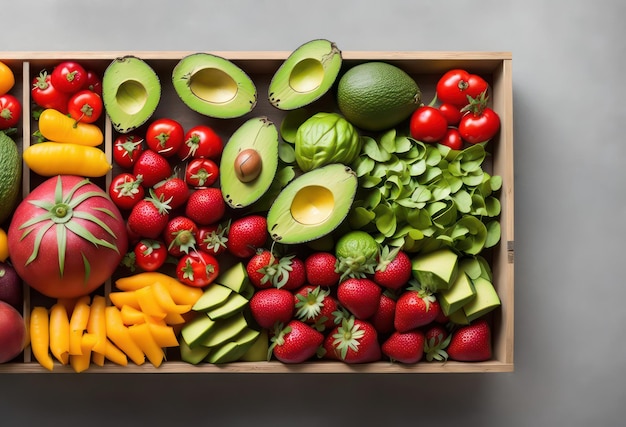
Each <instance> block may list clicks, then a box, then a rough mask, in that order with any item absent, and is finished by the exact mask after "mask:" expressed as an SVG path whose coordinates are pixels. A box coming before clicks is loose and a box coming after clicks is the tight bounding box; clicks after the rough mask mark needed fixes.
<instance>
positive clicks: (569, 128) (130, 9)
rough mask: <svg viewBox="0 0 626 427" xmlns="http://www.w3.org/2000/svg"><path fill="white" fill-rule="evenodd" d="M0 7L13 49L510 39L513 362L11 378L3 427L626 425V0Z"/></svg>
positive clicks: (6, 46)
mask: <svg viewBox="0 0 626 427" xmlns="http://www.w3.org/2000/svg"><path fill="white" fill-rule="evenodd" d="M1 16H2V18H0V22H1V23H0V25H1V27H0V28H2V30H1V36H0V51H2V50H17V51H28V50H213V51H215V50H217V51H219V50H291V49H293V48H295V47H296V46H298V45H299V44H301V43H302V42H304V41H307V40H309V39H312V38H318V37H324V38H328V39H331V40H334V41H335V42H337V43H338V45H339V46H340V47H341V48H342V49H343V50H485V51H487V50H492V51H511V52H513V80H514V120H515V127H514V130H515V179H516V181H515V186H516V188H515V196H516V200H515V207H516V209H515V219H516V229H515V232H516V244H515V249H516V254H515V271H516V277H515V288H516V289H515V305H516V307H515V341H516V342H515V363H516V371H515V372H514V373H511V374H508V373H507V374H482V375H473V374H472V375H470V374H460V375H445V376H442V375H389V376H385V375H368V376H357V375H305V376H297V375H293V376H289V375H284V376H283V375H273V376H266V375H237V374H229V375H219V374H218V375H174V374H167V375H137V376H133V375H110V376H104V375H89V374H81V375H55V374H47V375H32V376H30V375H20V376H16V375H15V376H14V375H1V376H0V425H2V426H14V425H37V424H40V425H43V424H44V423H45V425H71V424H70V423H76V425H116V426H124V425H131V424H133V425H150V424H155V425H165V424H168V425H184V424H190V425H193V424H196V425H215V426H221V425H297V426H319V425H327V426H335V425H337V426H339V425H359V424H363V425H375V424H386V425H409V424H410V425H425V424H424V423H427V424H429V425H434V423H438V425H444V426H451V425H464V426H560V425H563V426H617V425H623V421H622V419H623V418H624V415H626V405H624V404H625V403H626V384H625V381H624V376H625V375H624V374H625V370H626V341H625V340H624V338H623V337H622V331H623V324H624V320H625V318H626V310H624V298H626V291H625V290H624V289H625V288H624V278H623V277H624V275H623V265H624V237H625V236H626V230H625V227H626V221H624V216H625V214H626V198H625V197H624V190H623V188H624V182H626V176H625V175H626V171H625V169H624V168H623V163H624V158H625V155H626V153H625V151H626V141H624V134H625V132H624V128H623V126H624V124H625V120H624V118H625V113H624V109H623V108H624V100H625V99H626V84H624V77H623V75H624V67H625V66H626V55H625V53H626V52H625V46H626V44H625V43H624V35H625V34H626V33H625V31H624V29H623V28H624V27H623V19H624V16H626V3H625V2H623V1H620V0H616V1H611V0H598V1H596V2H593V3H592V2H588V1H582V0H560V1H557V0H553V1H546V0H525V1H520V0H518V1H514V0H481V1H477V0H467V1H462V0H455V1H447V0H440V1H426V0H421V1H417V0H411V1H408V0H407V1H398V0H385V1H375V0H368V1H356V0H352V1H339V0H317V1H312V0H309V1H306V2H304V1H288V0H281V1H268V0H259V1H253V0H249V1H242V0H229V1H228V2H226V1H220V2H213V1H207V0H198V1H185V0H178V1H176V2H168V1H164V0H145V1H129V0H109V1H104V0H103V1H100V2H97V3H96V2H90V1H85V0H83V1H82V2H72V1H62V0H42V1H39V2H36V1H21V2H17V1H14V2H11V3H10V4H6V3H5V4H4V6H3V8H2V13H1Z"/></svg>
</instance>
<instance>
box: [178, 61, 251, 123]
mask: <svg viewBox="0 0 626 427" xmlns="http://www.w3.org/2000/svg"><path fill="white" fill-rule="evenodd" d="M172 83H173V84H174V89H175V90H176V93H177V94H178V96H179V97H180V99H181V100H182V101H183V102H184V103H185V104H186V105H187V106H188V107H189V108H191V109H192V110H194V111H195V112H197V113H200V114H203V115H205V116H208V117H215V118H220V119H232V118H236V117H241V116H243V115H244V114H247V113H249V112H250V111H252V109H253V108H254V106H255V105H256V102H257V90H256V86H255V85H254V82H253V81H252V80H251V79H250V77H249V76H248V75H247V74H246V73H245V71H243V70H242V69H241V68H239V67H238V66H237V65H235V64H234V63H233V62H231V61H229V60H228V59H226V58H222V57H221V56H216V55H211V54H209V53H202V52H200V53H194V54H191V55H188V56H186V57H184V58H182V59H181V60H180V61H179V62H178V64H176V66H175V67H174V70H173V71H172Z"/></svg>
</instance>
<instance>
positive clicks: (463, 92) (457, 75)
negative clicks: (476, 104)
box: [436, 69, 489, 108]
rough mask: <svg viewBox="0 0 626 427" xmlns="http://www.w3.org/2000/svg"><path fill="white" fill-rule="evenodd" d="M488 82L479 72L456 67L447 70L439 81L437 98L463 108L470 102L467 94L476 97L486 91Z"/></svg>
mask: <svg viewBox="0 0 626 427" xmlns="http://www.w3.org/2000/svg"><path fill="white" fill-rule="evenodd" d="M488 86H489V85H488V84H487V82H486V81H485V79H483V78H482V77H480V76H479V75H477V74H470V73H469V72H467V71H466V70H462V69H454V70H450V71H448V72H446V73H445V74H444V75H443V76H441V78H440V79H439V81H438V82H437V88H436V90H437V98H438V99H439V100H440V101H441V102H442V103H449V104H452V105H456V106H457V107H459V108H461V107H464V106H465V105H467V104H468V103H469V102H468V100H467V96H468V95H469V96H470V97H472V98H476V97H477V96H478V95H480V94H481V93H482V92H484V91H486V90H487V88H488Z"/></svg>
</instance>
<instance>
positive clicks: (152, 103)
mask: <svg viewBox="0 0 626 427" xmlns="http://www.w3.org/2000/svg"><path fill="white" fill-rule="evenodd" d="M160 100H161V81H160V80H159V76H158V75H157V74H156V73H155V71H154V70H153V69H152V67H150V65H148V64H147V63H146V62H144V61H143V60H142V59H140V58H137V57H134V56H130V55H129V56H124V57H121V58H116V59H115V60H113V62H111V64H109V66H108V67H107V69H106V70H105V71H104V74H103V76H102V102H103V104H104V108H105V110H106V112H107V115H108V116H109V118H110V119H111V124H112V125H113V128H114V129H115V130H116V131H117V132H119V133H124V134H125V133H129V132H131V131H133V130H135V129H136V128H138V127H139V126H141V125H142V124H144V123H145V122H146V121H148V119H150V117H152V114H154V111H155V110H156V108H157V106H158V105H159V101H160Z"/></svg>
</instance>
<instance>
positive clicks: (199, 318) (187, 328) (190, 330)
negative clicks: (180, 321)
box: [180, 313, 215, 347]
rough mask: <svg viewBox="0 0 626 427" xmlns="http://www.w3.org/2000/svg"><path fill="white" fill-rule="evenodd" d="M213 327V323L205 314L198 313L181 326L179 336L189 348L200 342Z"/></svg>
mask: <svg viewBox="0 0 626 427" xmlns="http://www.w3.org/2000/svg"><path fill="white" fill-rule="evenodd" d="M214 326H215V321H214V320H213V319H211V318H210V317H209V316H207V315H206V314H205V313H198V314H197V315H196V316H195V317H194V318H193V319H191V320H190V321H188V322H187V323H185V324H184V325H183V327H182V328H181V330H180V334H181V336H182V338H183V340H185V342H186V343H187V344H188V345H189V346H190V347H195V345H196V344H197V343H198V342H200V341H201V340H202V339H204V337H206V336H207V335H208V333H209V332H210V331H211V329H212V328H213V327H214Z"/></svg>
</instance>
